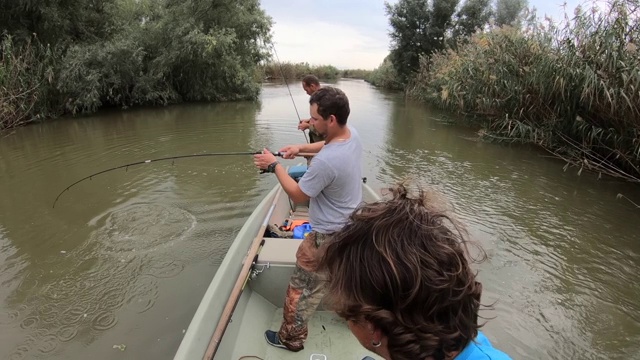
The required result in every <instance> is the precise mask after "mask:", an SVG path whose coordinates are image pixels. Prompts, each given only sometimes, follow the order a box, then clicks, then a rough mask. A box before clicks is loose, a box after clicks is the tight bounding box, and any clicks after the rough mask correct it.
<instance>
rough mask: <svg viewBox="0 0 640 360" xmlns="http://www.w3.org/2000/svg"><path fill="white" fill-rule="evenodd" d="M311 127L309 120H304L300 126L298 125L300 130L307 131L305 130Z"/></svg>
mask: <svg viewBox="0 0 640 360" xmlns="http://www.w3.org/2000/svg"><path fill="white" fill-rule="evenodd" d="M309 126H311V125H310V124H309V120H308V119H307V120H302V121H301V122H300V124H298V130H302V131H305V130H307V129H308V128H309Z"/></svg>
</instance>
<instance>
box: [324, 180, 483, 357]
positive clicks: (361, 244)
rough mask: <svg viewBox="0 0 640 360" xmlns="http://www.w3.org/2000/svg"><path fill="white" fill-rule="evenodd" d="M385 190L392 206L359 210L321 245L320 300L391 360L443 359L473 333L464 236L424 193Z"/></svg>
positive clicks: (473, 292) (477, 286)
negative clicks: (376, 338) (323, 294)
mask: <svg viewBox="0 0 640 360" xmlns="http://www.w3.org/2000/svg"><path fill="white" fill-rule="evenodd" d="M390 190H391V194H392V199H390V200H386V201H379V202H375V203H371V204H364V205H362V206H360V207H359V208H358V209H357V210H356V211H355V212H354V213H353V214H352V215H351V217H350V219H349V222H348V224H347V225H346V226H345V227H344V228H343V229H342V230H341V231H339V232H337V233H335V234H334V235H335V236H333V239H332V240H331V242H330V243H328V244H327V246H326V248H325V253H324V255H323V258H322V265H323V266H324V267H325V269H326V270H327V271H328V273H329V294H328V297H327V300H328V302H329V304H330V306H331V307H332V308H333V310H335V311H336V312H337V313H338V314H339V315H340V316H341V317H343V318H345V319H347V320H353V321H361V320H366V321H369V322H370V323H372V324H373V325H374V326H375V327H376V328H377V329H379V330H380V331H381V332H382V333H383V334H384V335H385V336H386V337H387V348H388V350H389V354H390V356H391V359H393V360H415V359H427V358H433V359H436V360H440V359H445V358H446V357H447V355H448V354H451V353H452V352H455V351H461V350H462V349H464V347H466V346H467V344H469V342H470V341H472V340H473V339H474V338H475V337H476V336H477V334H478V329H479V328H480V327H481V325H478V311H479V308H480V295H481V293H482V284H481V283H479V282H478V281H476V273H475V272H474V271H472V270H471V268H470V266H469V265H470V262H472V260H471V259H470V257H469V252H468V247H467V243H468V241H467V240H466V236H465V234H466V233H465V232H464V230H462V227H461V226H459V225H458V224H457V222H456V221H455V220H454V219H453V218H452V217H450V216H449V215H447V213H446V212H443V211H440V210H436V209H435V207H434V206H433V205H434V202H433V199H432V198H431V197H430V196H428V193H426V192H425V191H423V190H420V191H419V195H418V196H413V197H412V196H410V194H409V192H408V190H407V188H406V187H405V185H402V184H401V185H398V186H397V187H394V188H392V189H390ZM480 250H481V249H480ZM481 257H484V253H483V252H482V253H481Z"/></svg>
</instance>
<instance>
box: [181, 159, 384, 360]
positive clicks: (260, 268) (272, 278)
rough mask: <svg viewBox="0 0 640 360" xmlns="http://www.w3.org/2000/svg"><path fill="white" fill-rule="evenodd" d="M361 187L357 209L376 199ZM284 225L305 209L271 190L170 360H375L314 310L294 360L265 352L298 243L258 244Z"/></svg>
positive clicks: (340, 324) (333, 318) (339, 322)
mask: <svg viewBox="0 0 640 360" xmlns="http://www.w3.org/2000/svg"><path fill="white" fill-rule="evenodd" d="M299 167H300V166H298V168H299ZM302 167H304V168H306V166H302ZM289 172H290V174H291V173H292V172H291V169H290V170H289ZM362 187H363V189H362V190H363V191H362V196H363V201H364V202H372V201H376V200H378V199H379V196H378V195H377V194H376V193H375V192H374V191H373V190H372V189H371V188H370V187H369V186H368V185H367V184H366V179H363V183H362ZM286 219H292V220H298V219H308V204H294V203H292V201H290V199H289V197H288V196H287V194H286V193H285V192H284V190H282V187H281V186H280V184H277V185H276V186H275V187H274V188H273V190H271V191H270V192H269V193H268V194H267V195H266V197H265V198H264V199H263V200H262V202H261V203H260V204H259V205H258V207H257V208H256V209H255V210H254V211H253V213H252V214H251V216H249V218H248V219H247V221H246V223H245V224H244V226H243V227H242V229H241V230H240V232H239V233H238V235H237V236H236V238H235V240H234V241H233V243H232V245H231V247H230V248H229V250H228V252H227V254H226V256H225V258H224V260H223V261H222V264H221V265H220V268H219V269H218V271H217V272H216V274H215V276H214V278H213V280H212V281H211V284H210V285H209V288H208V289H207V291H206V293H205V294H204V297H203V298H202V301H201V303H200V306H199V307H198V309H197V310H196V312H195V315H194V316H193V319H192V321H191V324H190V325H189V328H188V329H187V331H186V333H185V335H184V338H183V339H182V342H181V344H180V347H179V348H178V351H177V353H176V354H175V357H174V359H175V360H193V359H217V360H240V359H284V360H286V359H311V360H333V359H362V358H364V357H366V356H370V357H373V358H374V359H380V357H377V355H375V354H372V353H371V352H369V351H367V350H366V349H364V348H363V347H362V346H361V345H360V344H359V343H358V341H357V339H356V338H355V337H354V336H353V335H352V334H351V332H350V331H349V329H348V327H347V324H346V321H344V320H343V319H341V318H340V317H338V316H337V315H336V314H335V313H333V312H331V311H329V310H328V309H326V308H325V307H324V306H323V305H322V304H321V305H320V307H319V308H318V310H317V311H316V312H315V314H314V316H313V318H312V319H311V320H310V322H309V336H308V338H307V341H306V342H305V345H304V350H302V351H300V352H295V353H294V352H290V351H287V350H283V349H279V348H275V347H272V346H270V345H268V344H267V342H266V341H265V338H264V332H265V331H266V330H268V329H272V330H275V331H277V330H278V329H279V328H280V323H281V321H282V307H283V304H284V296H285V292H286V289H287V285H288V283H289V278H290V276H291V274H292V273H293V270H294V267H295V262H296V251H297V249H298V246H299V244H300V241H301V240H300V239H288V238H275V237H265V230H266V229H267V225H269V224H283V223H284V221H285V220H286Z"/></svg>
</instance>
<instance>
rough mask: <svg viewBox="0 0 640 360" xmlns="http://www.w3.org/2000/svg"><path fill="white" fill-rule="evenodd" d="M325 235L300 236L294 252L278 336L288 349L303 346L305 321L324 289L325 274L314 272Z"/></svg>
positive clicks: (310, 234)
mask: <svg viewBox="0 0 640 360" xmlns="http://www.w3.org/2000/svg"><path fill="white" fill-rule="evenodd" d="M328 238H329V236H328V235H325V234H320V233H318V232H315V231H312V232H311V233H309V235H307V237H306V238H305V239H304V240H302V243H301V244H300V247H299V248H298V252H297V253H296V269H295V270H294V272H293V275H292V276H291V279H290V280H289V287H288V288H287V294H286V297H285V300H284V310H283V317H284V320H283V322H282V325H281V326H280V331H279V332H278V338H280V342H282V343H283V344H284V345H285V346H286V347H287V348H288V349H290V350H293V351H298V350H301V349H303V348H304V346H303V343H304V341H305V340H306V339H307V333H308V330H307V323H308V322H309V319H310V318H311V316H312V315H313V313H314V312H315V311H316V308H317V307H318V305H319V304H320V301H322V298H323V297H324V295H325V293H326V274H324V273H322V272H318V271H317V270H318V260H319V256H320V254H319V251H318V248H319V247H320V245H322V244H323V243H324V242H325V241H326V240H327V239H328Z"/></svg>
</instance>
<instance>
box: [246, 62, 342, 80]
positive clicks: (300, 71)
mask: <svg viewBox="0 0 640 360" xmlns="http://www.w3.org/2000/svg"><path fill="white" fill-rule="evenodd" d="M305 75H315V76H317V77H318V79H323V80H336V79H338V78H340V77H342V71H340V70H338V68H336V67H335V66H332V65H317V66H311V65H309V63H291V62H283V63H279V62H268V63H266V64H264V65H260V66H258V68H257V80H259V81H263V80H282V78H283V76H284V78H285V79H286V80H301V79H302V78H303V77H304V76H305Z"/></svg>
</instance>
